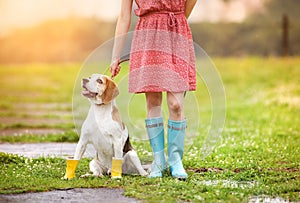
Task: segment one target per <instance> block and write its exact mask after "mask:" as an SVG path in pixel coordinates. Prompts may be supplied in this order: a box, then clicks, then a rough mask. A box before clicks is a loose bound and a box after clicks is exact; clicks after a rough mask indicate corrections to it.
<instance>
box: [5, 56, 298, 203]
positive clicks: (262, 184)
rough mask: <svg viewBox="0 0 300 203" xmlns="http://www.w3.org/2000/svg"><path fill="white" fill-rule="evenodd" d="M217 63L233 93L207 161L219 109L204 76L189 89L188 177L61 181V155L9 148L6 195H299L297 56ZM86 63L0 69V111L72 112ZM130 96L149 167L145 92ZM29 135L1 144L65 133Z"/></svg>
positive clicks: (84, 165) (128, 116) (230, 198)
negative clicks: (99, 190) (94, 190)
mask: <svg viewBox="0 0 300 203" xmlns="http://www.w3.org/2000/svg"><path fill="white" fill-rule="evenodd" d="M214 63H215V64H216V67H217V68H218V70H219V72H220V75H221V77H222V80H223V83H224V87H225V91H226V106H227V108H226V123H225V128H224V131H223V134H222V137H221V138H220V139H219V140H218V142H217V144H216V146H215V148H214V150H213V152H212V153H210V154H209V155H208V156H206V157H201V148H202V146H203V143H204V140H205V136H206V134H207V128H208V127H209V121H210V118H211V113H212V112H211V110H210V108H211V104H210V102H209V93H208V92H207V91H206V90H205V85H204V84H203V83H202V82H201V81H199V86H198V87H199V88H198V91H197V92H196V93H195V94H192V93H189V94H188V98H187V101H186V106H187V107H186V108H187V113H186V114H187V118H188V119H189V124H190V125H189V129H188V135H187V138H188V139H186V143H187V145H186V148H185V155H184V165H185V168H186V169H187V171H188V174H189V178H188V180H187V181H184V182H183V181H177V180H174V179H173V178H171V177H170V175H169V174H168V173H166V174H165V176H164V178H162V179H161V180H153V179H148V178H142V177H136V176H135V177H132V176H124V178H123V179H122V180H117V181H116V180H111V179H110V178H109V177H104V178H102V179H99V178H86V179H80V178H75V179H74V180H71V181H63V180H60V178H61V177H62V176H63V173H64V168H65V161H64V160H63V159H59V158H39V159H30V158H25V157H18V156H15V155H7V154H3V153H2V154H0V177H1V179H0V193H20V192H36V191H47V190H53V189H63V188H72V187H122V188H124V190H125V192H124V194H125V195H127V196H131V197H136V198H139V199H144V200H148V201H158V200H160V201H165V202H169V201H175V200H176V201H193V202H198V201H200V202H201V201H205V202H217V201H221V202H247V201H248V200H249V199H250V198H251V197H255V196H265V195H266V196H270V197H282V198H284V199H286V200H291V201H300V156H299V154H300V147H299V145H300V117H299V113H300V78H299V76H300V58H296V57H295V58H282V59H280V58H255V57H253V58H226V59H225V58H217V59H214ZM124 67H125V68H124ZM124 67H123V70H122V71H123V72H122V74H123V75H120V76H118V77H119V78H117V79H116V80H117V82H118V83H119V84H121V86H122V87H121V88H126V86H125V87H124V85H123V82H124V81H126V80H124V81H123V80H122V79H123V78H124V77H126V74H127V72H126V71H127V70H126V65H125V66H124ZM79 68H80V65H78V64H57V65H48V64H29V65H10V66H7V65H1V66H0V93H1V94H0V110H1V112H0V113H1V117H2V116H6V117H16V118H19V117H22V116H23V117H32V116H33V115H32V114H31V113H30V112H25V113H24V112H23V113H22V111H21V113H20V111H19V109H20V106H18V105H21V106H22V105H26V104H28V103H30V104H36V105H37V106H39V105H41V104H42V105H44V104H47V103H55V107H53V109H54V110H55V111H58V113H59V112H60V111H67V112H71V108H70V107H68V106H67V107H65V106H64V105H65V104H66V103H67V104H68V103H71V101H72V94H73V92H72V91H73V86H74V80H75V79H76V75H77V73H78V71H79ZM124 69H125V70H124ZM66 76H67V77H66ZM124 84H125V83H124ZM124 91H125V90H124ZM126 95H129V94H128V93H126V92H123V93H122V91H121V95H120V98H118V101H117V102H118V105H119V107H120V109H121V110H122V111H121V113H122V116H123V117H125V119H124V120H125V123H126V124H127V125H128V126H129V128H130V134H131V135H133V137H134V138H136V139H134V141H133V144H134V147H135V148H136V150H137V151H138V154H139V156H140V158H141V160H142V162H144V163H149V161H150V160H151V153H150V146H149V144H148V142H147V141H142V140H141V139H140V137H139V136H138V135H140V134H142V133H144V129H142V126H143V119H144V116H145V110H144V107H145V103H144V98H143V96H142V95H137V96H134V97H132V98H131V99H130V102H129V103H128V99H126V98H125V99H123V98H124V96H126ZM131 96H132V95H131ZM122 97H123V98H122ZM193 101H196V102H198V105H199V107H197V108H196V110H197V111H194V112H196V113H193V109H195V108H190V107H191V106H193V105H195V104H194V103H191V102H193ZM164 106H165V103H164ZM47 109H48V110H49V109H50V110H49V111H48V112H49V113H47V111H45V113H44V114H42V115H38V116H37V117H39V118H41V119H42V118H45V117H47V115H48V114H49V115H51V116H50V118H53V119H57V118H58V117H57V114H56V113H51V112H52V111H53V109H52V108H48V107H47ZM126 109H127V111H125V110H126ZM166 114H167V112H165V115H166ZM195 114H197V115H195ZM24 115H26V116H24ZM194 119H196V120H197V119H198V120H197V124H196V125H193V123H194V122H195V120H194ZM64 120H67V124H61V126H59V127H60V128H61V129H66V130H67V131H69V130H71V129H72V128H74V126H72V125H71V126H69V124H68V123H71V122H72V121H71V118H70V116H65V117H64ZM132 120H133V121H132ZM132 123H135V124H136V126H133V125H132ZM198 123H200V124H198ZM21 124H22V123H21ZM35 125H37V124H35ZM1 127H2V128H1V129H2V130H3V129H7V128H16V126H13V125H11V124H10V125H8V124H1ZM46 127H51V125H50V124H49V126H46ZM52 127H53V126H52ZM55 127H57V126H55ZM67 133H68V132H67ZM30 136H32V135H30ZM30 136H29V135H26V136H23V137H22V136H19V139H17V140H13V139H11V140H9V139H8V137H9V136H0V142H1V141H2V142H3V141H7V139H8V141H11V142H14V141H16V142H21V141H22V139H24V140H23V141H33V142H39V141H45V140H46V141H47V140H48V141H57V140H58V141H59V137H60V136H66V135H49V136H48V137H47V135H46V136H37V138H36V137H34V136H33V137H34V138H30ZM53 136H54V137H55V139H54V138H53ZM70 136H73V137H74V134H73V135H70ZM1 137H4V138H5V137H6V139H4V138H1ZM28 137H29V138H28ZM39 137H42V138H41V139H39ZM1 139H2V140H1ZM64 140H66V141H68V139H64ZM71 141H76V139H71ZM0 151H1V149H0ZM88 161H89V160H87V159H84V160H82V161H81V162H80V163H79V166H78V170H77V176H79V175H80V174H84V173H86V172H87V170H88Z"/></svg>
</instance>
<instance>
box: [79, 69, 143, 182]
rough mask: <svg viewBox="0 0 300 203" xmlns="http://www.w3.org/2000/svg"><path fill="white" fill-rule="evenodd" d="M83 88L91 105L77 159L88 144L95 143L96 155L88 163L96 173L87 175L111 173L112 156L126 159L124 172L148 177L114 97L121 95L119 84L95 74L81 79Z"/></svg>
mask: <svg viewBox="0 0 300 203" xmlns="http://www.w3.org/2000/svg"><path fill="white" fill-rule="evenodd" d="M82 88H83V91H82V95H83V96H84V97H86V98H88V99H89V100H90V103H91V106H90V109H89V112H88V115H87V118H86V120H85V121H84V123H83V125H82V129H81V135H80V138H79V142H78V144H77V147H76V151H75V155H74V159H76V160H80V158H81V157H82V155H83V153H84V152H85V149H86V146H87V144H92V145H93V146H94V148H95V150H96V156H95V158H94V159H93V160H92V161H91V162H90V164H89V166H90V171H91V172H92V173H93V174H86V175H84V176H89V175H92V176H98V177H99V176H103V175H105V174H109V173H111V169H112V159H113V158H114V159H123V164H122V173H123V174H139V175H142V176H146V175H147V172H146V171H145V170H144V169H143V167H142V165H141V162H140V159H139V158H138V155H137V153H136V152H135V151H134V149H133V147H132V146H131V144H130V141H129V135H128V130H127V128H126V126H125V125H124V123H123V122H122V120H121V117H120V114H119V111H118V108H117V106H116V102H115V98H116V97H117V95H118V94H119V89H118V87H117V85H116V83H115V82H114V81H113V80H112V79H110V78H109V77H108V76H106V75H101V74H93V75H92V76H91V77H89V78H84V79H82Z"/></svg>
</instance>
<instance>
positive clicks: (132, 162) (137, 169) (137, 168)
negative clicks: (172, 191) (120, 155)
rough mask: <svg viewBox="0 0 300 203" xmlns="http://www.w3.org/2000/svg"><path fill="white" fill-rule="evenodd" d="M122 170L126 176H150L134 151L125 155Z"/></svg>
mask: <svg viewBox="0 0 300 203" xmlns="http://www.w3.org/2000/svg"><path fill="white" fill-rule="evenodd" d="M122 170H123V173H125V174H139V175H141V176H147V175H148V173H147V172H146V171H145V170H144V169H143V167H142V164H141V161H140V159H139V157H138V155H137V153H136V152H135V151H134V150H130V151H128V152H127V153H126V154H125V156H124V162H123V166H122Z"/></svg>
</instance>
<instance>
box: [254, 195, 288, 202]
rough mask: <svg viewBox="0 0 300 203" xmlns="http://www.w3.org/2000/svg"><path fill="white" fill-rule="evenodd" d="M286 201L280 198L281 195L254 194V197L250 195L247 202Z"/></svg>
mask: <svg viewBox="0 0 300 203" xmlns="http://www.w3.org/2000/svg"><path fill="white" fill-rule="evenodd" d="M261 202H262V203H287V202H289V201H287V200H285V199H283V198H281V197H275V198H273V197H268V196H264V195H261V196H255V197H251V198H250V200H249V203H261Z"/></svg>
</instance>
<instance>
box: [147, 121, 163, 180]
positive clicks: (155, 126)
mask: <svg viewBox="0 0 300 203" xmlns="http://www.w3.org/2000/svg"><path fill="white" fill-rule="evenodd" d="M145 122H146V128H147V133H148V137H149V140H150V144H151V147H152V151H153V155H154V161H153V163H152V165H151V173H150V175H149V176H148V177H149V178H157V177H162V172H163V171H164V170H165V169H166V160H165V153H164V143H165V141H164V140H165V138H164V123H163V119H162V117H159V118H147V119H146V120H145Z"/></svg>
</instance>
